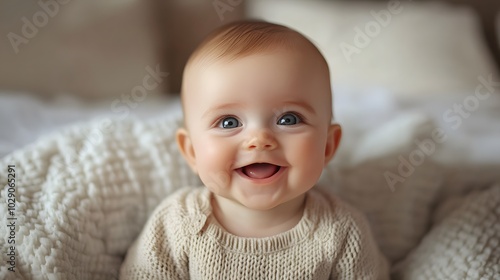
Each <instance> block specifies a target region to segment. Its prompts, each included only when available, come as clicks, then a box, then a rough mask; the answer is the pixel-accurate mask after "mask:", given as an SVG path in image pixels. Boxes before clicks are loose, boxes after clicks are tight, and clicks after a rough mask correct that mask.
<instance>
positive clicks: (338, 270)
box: [120, 188, 389, 279]
mask: <svg viewBox="0 0 500 280" xmlns="http://www.w3.org/2000/svg"><path fill="white" fill-rule="evenodd" d="M210 196H211V194H210V192H209V191H208V190H207V189H206V188H195V189H193V188H186V189H181V190H179V191H178V192H177V193H175V194H173V195H172V196H169V197H168V198H167V199H165V200H164V201H163V202H162V203H161V204H160V205H159V206H158V208H157V209H156V210H155V212H154V213H153V215H152V216H151V218H150V219H149V221H148V222H147V224H146V226H145V228H144V230H143V232H142V233H141V235H140V236H139V237H138V239H137V240H136V241H135V242H134V244H133V245H132V247H130V249H129V250H128V253H127V256H126V259H125V262H124V263H123V265H122V267H121V271H120V274H121V277H120V278H121V279H387V278H388V273H389V272H388V264H387V261H386V260H385V258H384V256H383V255H382V254H381V253H380V251H379V250H378V248H377V245H376V244H375V242H374V240H373V238H372V236H371V232H370V229H369V227H368V224H367V222H366V220H365V219H364V217H363V216H362V215H361V214H360V213H359V212H358V211H356V210H355V209H353V208H351V207H350V206H349V205H347V204H345V203H343V202H341V201H339V200H338V199H336V198H333V197H331V196H329V195H327V194H326V193H322V192H320V191H319V190H312V191H310V192H308V193H307V196H306V207H305V210H304V214H303V217H302V219H301V220H300V222H299V223H298V224H297V225H296V226H295V227H294V228H292V229H291V230H289V231H287V232H284V233H281V234H278V235H276V236H272V237H266V238H242V237H237V236H234V235H232V234H230V233H228V232H226V231H225V230H224V229H222V228H220V227H219V226H218V225H216V224H215V223H212V222H210V219H211V206H210Z"/></svg>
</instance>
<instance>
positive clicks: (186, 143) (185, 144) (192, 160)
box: [175, 128, 197, 173]
mask: <svg viewBox="0 0 500 280" xmlns="http://www.w3.org/2000/svg"><path fill="white" fill-rule="evenodd" d="M175 139H176V141H177V146H178V147H179V150H180V151H181V154H182V156H183V157H184V159H186V161H187V163H188V164H189V166H190V167H191V169H192V170H193V172H194V173H197V171H196V154H195V153H194V148H193V143H192V142H191V138H190V137H189V132H188V131H187V130H186V129H185V128H179V129H177V132H176V134H175Z"/></svg>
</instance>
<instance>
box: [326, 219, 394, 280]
mask: <svg viewBox="0 0 500 280" xmlns="http://www.w3.org/2000/svg"><path fill="white" fill-rule="evenodd" d="M347 215H348V220H347V221H346V224H345V227H344V230H345V232H344V234H345V235H344V238H343V240H341V244H340V246H339V255H338V259H337V262H336V264H335V265H334V266H333V271H332V273H331V279H367V280H368V279H389V264H388V262H387V259H386V258H385V256H384V255H383V254H382V253H381V252H380V250H379V248H378V246H377V244H376V242H375V240H374V239H373V236H372V233H371V230H370V227H369V224H368V221H367V220H366V219H365V217H364V216H363V215H362V214H361V213H359V212H358V211H357V210H355V209H352V212H350V213H348V214H347Z"/></svg>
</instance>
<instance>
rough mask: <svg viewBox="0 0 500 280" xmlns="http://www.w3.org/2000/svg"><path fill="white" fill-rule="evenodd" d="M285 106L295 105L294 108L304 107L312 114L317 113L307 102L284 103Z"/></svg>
mask: <svg viewBox="0 0 500 280" xmlns="http://www.w3.org/2000/svg"><path fill="white" fill-rule="evenodd" d="M283 105H285V106H290V105H293V106H298V107H302V108H304V109H305V110H306V111H308V112H309V113H311V114H314V113H315V112H316V111H315V110H314V108H313V107H312V106H311V105H310V104H309V103H307V102H305V101H286V102H283Z"/></svg>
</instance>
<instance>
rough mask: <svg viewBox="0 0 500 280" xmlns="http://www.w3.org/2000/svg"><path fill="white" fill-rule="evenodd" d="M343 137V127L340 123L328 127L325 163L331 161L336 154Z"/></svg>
mask: <svg viewBox="0 0 500 280" xmlns="http://www.w3.org/2000/svg"><path fill="white" fill-rule="evenodd" d="M341 138H342V128H341V127H340V125H339V124H331V125H330V126H329V127H328V134H327V138H326V147H325V165H327V164H328V162H330V160H331V159H332V158H333V156H334V155H335V152H336V151H337V148H338V147H339V143H340V139H341Z"/></svg>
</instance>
